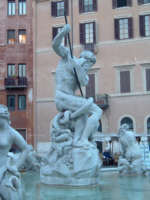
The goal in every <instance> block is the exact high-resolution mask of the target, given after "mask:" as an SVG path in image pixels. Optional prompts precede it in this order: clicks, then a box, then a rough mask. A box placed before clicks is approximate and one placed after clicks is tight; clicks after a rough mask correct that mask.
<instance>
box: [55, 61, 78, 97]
mask: <svg viewBox="0 0 150 200" xmlns="http://www.w3.org/2000/svg"><path fill="white" fill-rule="evenodd" d="M76 89H77V83H76V78H75V75H74V71H73V67H72V65H71V62H69V59H67V60H66V59H65V60H64V59H62V60H61V61H60V62H59V64H58V66H57V69H56V90H59V91H61V92H65V93H67V94H72V95H74V93H75V90H76Z"/></svg>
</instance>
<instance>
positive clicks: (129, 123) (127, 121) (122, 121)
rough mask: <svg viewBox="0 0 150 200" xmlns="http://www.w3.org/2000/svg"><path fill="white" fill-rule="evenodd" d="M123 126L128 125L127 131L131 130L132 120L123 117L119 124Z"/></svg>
mask: <svg viewBox="0 0 150 200" xmlns="http://www.w3.org/2000/svg"><path fill="white" fill-rule="evenodd" d="M123 124H128V126H129V130H133V120H132V119H131V118H129V117H124V118H123V119H122V120H121V122H120V125H123Z"/></svg>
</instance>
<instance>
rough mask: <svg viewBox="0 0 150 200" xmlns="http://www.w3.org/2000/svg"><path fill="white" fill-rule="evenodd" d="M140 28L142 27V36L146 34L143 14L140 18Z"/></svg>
mask: <svg viewBox="0 0 150 200" xmlns="http://www.w3.org/2000/svg"><path fill="white" fill-rule="evenodd" d="M139 22H140V24H139V28H140V36H142V37H144V36H145V16H143V15H141V16H140V18H139Z"/></svg>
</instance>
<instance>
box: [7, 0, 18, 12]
mask: <svg viewBox="0 0 150 200" xmlns="http://www.w3.org/2000/svg"><path fill="white" fill-rule="evenodd" d="M7 9H8V15H9V16H13V15H15V14H16V2H15V0H8V5H7Z"/></svg>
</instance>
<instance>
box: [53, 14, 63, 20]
mask: <svg viewBox="0 0 150 200" xmlns="http://www.w3.org/2000/svg"><path fill="white" fill-rule="evenodd" d="M52 17H53V18H57V19H59V18H64V15H63V16H52Z"/></svg>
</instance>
